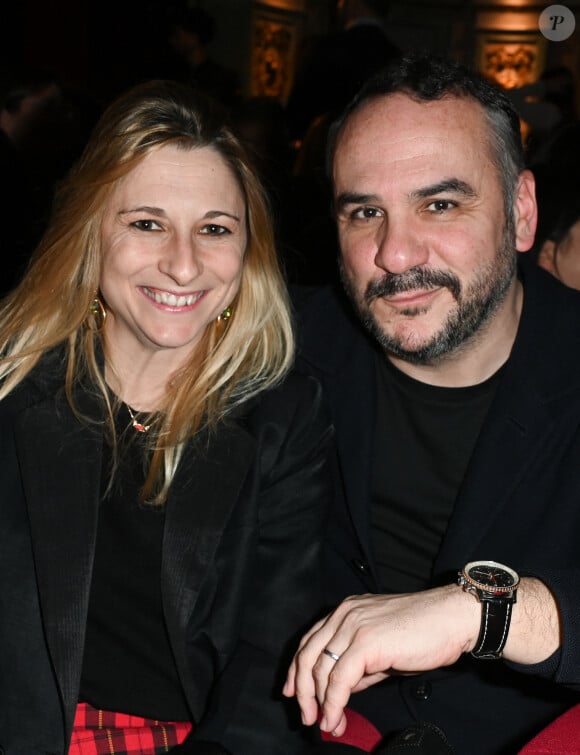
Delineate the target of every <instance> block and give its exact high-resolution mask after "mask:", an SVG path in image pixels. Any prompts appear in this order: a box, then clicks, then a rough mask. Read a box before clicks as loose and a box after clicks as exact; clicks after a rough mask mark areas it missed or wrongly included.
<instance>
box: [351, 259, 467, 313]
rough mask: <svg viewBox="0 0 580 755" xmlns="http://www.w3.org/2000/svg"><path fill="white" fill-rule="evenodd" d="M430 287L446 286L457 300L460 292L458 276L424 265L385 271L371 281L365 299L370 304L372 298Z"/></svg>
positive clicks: (423, 289)
mask: <svg viewBox="0 0 580 755" xmlns="http://www.w3.org/2000/svg"><path fill="white" fill-rule="evenodd" d="M431 288H448V289H449V291H450V292H451V295H452V296H453V298H454V299H455V300H456V301H457V300H458V299H459V295H460V293H461V283H460V281H459V278H458V277H457V276H456V275H454V274H453V273H449V272H445V271H444V270H431V269H429V268H426V267H412V268H411V269H410V270H406V271H405V272H404V273H398V274H395V273H387V274H386V275H385V276H383V278H381V279H380V280H377V281H371V282H370V283H369V284H368V286H367V288H366V291H365V301H366V303H367V304H370V303H371V302H372V300H373V299H377V298H379V297H382V296H393V295H394V294H401V293H403V292H405V291H414V290H422V291H425V290H428V289H431Z"/></svg>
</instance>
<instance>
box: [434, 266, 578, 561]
mask: <svg viewBox="0 0 580 755" xmlns="http://www.w3.org/2000/svg"><path fill="white" fill-rule="evenodd" d="M522 275H523V278H524V284H525V288H524V291H525V300H524V309H523V312H522V317H521V321H520V327H519V330H518V335H517V339H516V343H515V344H514V349H513V352H512V354H511V355H510V359H509V361H508V363H507V365H506V367H505V374H504V375H503V376H502V378H501V382H500V385H499V387H498V392H497V396H496V398H495V400H494V402H493V404H492V406H491V408H490V412H489V416H488V418H487V420H486V422H485V423H484V426H483V428H482V430H481V433H480V436H479V438H478V441H477V444H476V447H475V450H474V454H473V457H472V460H471V462H470V464H469V467H468V470H467V473H466V476H465V479H464V483H463V486H462V488H461V490H460V493H459V505H458V506H457V507H456V508H457V512H458V513H457V515H454V516H453V517H452V519H451V522H450V525H449V529H448V532H447V535H446V537H445V539H444V541H443V544H442V549H441V552H440V555H439V559H438V565H437V566H438V571H443V570H444V569H445V567H451V568H457V566H458V565H459V566H461V564H462V563H463V560H464V559H465V558H467V557H470V556H471V555H472V554H473V553H474V551H476V549H477V547H478V545H479V543H480V542H482V540H483V539H484V538H485V537H486V535H488V534H489V532H490V530H491V529H493V528H494V527H501V515H502V514H503V513H504V511H505V508H506V506H508V505H509V502H510V499H511V498H512V496H513V493H514V491H515V490H516V489H517V488H518V487H519V486H520V484H521V481H522V479H523V478H524V477H525V475H526V473H527V472H529V470H530V469H531V468H533V467H534V466H536V467H538V468H541V465H542V464H545V463H546V459H545V450H544V449H545V448H546V444H547V442H548V439H549V437H550V434H551V433H552V432H553V431H554V429H555V428H556V427H557V428H558V434H559V438H558V440H559V443H560V444H561V445H565V444H566V442H567V439H566V437H565V433H566V432H567V430H566V428H568V429H569V431H573V430H575V425H574V423H572V422H569V421H567V418H570V417H572V416H577V415H578V414H579V413H580V362H579V360H578V357H577V354H576V350H575V348H570V345H571V344H576V343H579V342H580V323H579V322H578V316H577V312H578V304H579V301H578V299H579V297H578V293H577V292H573V291H570V290H567V289H564V287H563V286H562V285H561V284H559V283H557V282H556V281H555V280H553V279H552V278H551V276H548V275H546V274H545V273H544V272H543V271H540V270H536V269H527V266H526V267H524V269H523V270H522ZM538 350H541V358H539V357H538Z"/></svg>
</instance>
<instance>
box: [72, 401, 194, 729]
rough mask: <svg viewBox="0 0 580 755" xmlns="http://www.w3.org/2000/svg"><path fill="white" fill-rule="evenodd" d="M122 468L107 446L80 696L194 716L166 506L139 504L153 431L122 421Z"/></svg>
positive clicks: (158, 715)
mask: <svg viewBox="0 0 580 755" xmlns="http://www.w3.org/2000/svg"><path fill="white" fill-rule="evenodd" d="M117 425H118V427H117V433H118V434H119V443H120V452H119V458H120V461H119V465H118V468H117V471H116V474H115V477H114V481H113V484H112V486H111V487H110V489H109V490H107V488H108V483H109V478H110V474H111V462H112V449H111V447H110V445H109V444H108V443H105V444H104V453H103V468H102V491H103V497H102V500H101V505H100V509H99V524H98V531H97V543H96V551H95V562H94V568H93V579H92V586H91V594H90V603H89V614H88V623H87V635H86V644H85V653H84V662H83V671H82V679H81V690H80V700H82V701H86V702H89V703H90V704H91V705H93V706H94V707H96V708H102V709H104V710H114V711H118V712H122V713H130V714H133V715H139V716H143V717H145V718H153V719H159V720H161V721H186V720H189V719H190V717H191V714H190V712H189V710H188V708H187V703H186V701H185V697H184V694H183V689H182V686H181V683H180V681H179V678H178V675H177V669H176V665H175V660H174V658H173V654H172V651H171V648H170V645H169V639H168V635H167V629H166V626H165V619H164V616H163V607H162V601H161V584H160V576H161V545H162V540H163V530H164V523H165V514H164V508H163V507H160V506H157V505H151V504H141V503H139V491H140V489H141V486H142V485H143V482H144V480H145V466H146V449H145V440H146V438H147V436H146V435H145V434H143V433H139V432H138V431H136V430H134V429H133V427H131V425H130V418H129V413H128V412H127V410H126V407H125V406H124V405H121V409H120V411H119V416H118V418H117Z"/></svg>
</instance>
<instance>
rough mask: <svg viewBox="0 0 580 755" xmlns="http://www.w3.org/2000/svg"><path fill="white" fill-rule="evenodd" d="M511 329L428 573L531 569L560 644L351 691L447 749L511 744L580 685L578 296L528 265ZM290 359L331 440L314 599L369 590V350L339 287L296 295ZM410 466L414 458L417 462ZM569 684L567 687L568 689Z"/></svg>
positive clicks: (480, 753)
mask: <svg viewBox="0 0 580 755" xmlns="http://www.w3.org/2000/svg"><path fill="white" fill-rule="evenodd" d="M521 275H522V277H523V283H524V292H525V293H524V306H523V313H522V317H521V322H520V326H519V330H518V333H517V337H516V341H515V343H514V346H513V350H512V353H511V356H510V358H509V360H508V363H507V365H506V367H505V369H504V371H503V374H502V377H501V382H500V385H499V388H498V390H497V394H496V397H495V399H494V402H493V404H492V406H491V409H490V411H489V414H488V417H487V419H486V421H485V424H484V426H483V428H482V430H481V433H480V436H479V439H478V442H477V445H476V448H475V450H474V453H473V457H472V459H471V462H470V464H469V466H468V470H467V473H466V476H465V479H464V482H463V485H462V488H461V490H460V492H459V495H458V498H457V501H456V504H455V508H454V512H453V515H452V517H451V520H450V523H449V527H448V530H447V533H446V535H445V537H444V539H443V542H442V545H441V549H440V552H439V555H438V557H437V560H436V562H435V568H434V574H433V584H434V585H436V584H441V583H448V582H452V581H454V580H455V579H456V575H457V571H458V569H459V568H460V567H462V566H463V565H464V564H465V563H466V562H468V561H470V560H474V559H493V560H497V561H500V562H503V563H506V564H509V565H511V566H512V567H514V568H515V569H516V570H518V571H519V572H520V574H522V575H529V576H538V577H539V578H541V579H542V580H544V581H545V582H546V583H547V584H548V585H549V587H550V588H551V589H552V591H553V592H554V593H555V595H556V597H557V600H558V603H559V607H560V611H561V615H562V620H563V626H564V635H563V643H562V649H561V652H560V653H558V654H557V655H556V656H555V657H554V658H552V659H551V662H546V663H544V664H541V665H540V666H538V667H534V668H529V667H515V666H513V665H508V664H506V663H504V662H503V661H476V660H474V659H471V658H470V657H465V658H464V659H462V660H461V661H460V662H459V663H458V664H456V665H455V666H454V667H452V668H448V669H442V670H439V671H434V672H431V673H428V674H421V675H418V676H414V677H402V678H397V679H395V678H393V679H390V680H387V681H386V682H385V683H383V684H380V685H377V686H375V687H373V688H371V689H369V690H367V691H365V692H361V693H358V694H356V695H353V696H352V697H351V701H350V705H351V706H352V707H354V708H357V709H358V710H360V711H361V712H362V713H363V714H365V715H367V716H368V717H369V718H371V719H372V720H373V721H374V722H375V724H376V725H377V726H378V727H379V728H380V729H381V730H382V731H385V732H388V731H393V730H396V729H401V728H404V727H406V726H408V725H410V724H412V723H413V722H414V721H417V720H427V721H432V722H434V723H435V724H437V725H438V726H440V727H441V728H442V729H443V730H444V731H445V732H446V733H447V734H448V736H449V739H450V741H451V744H453V745H454V746H455V748H456V751H457V753H458V755H461V754H462V753H465V755H492V754H493V753H500V752H501V753H514V752H517V749H518V747H519V746H521V745H522V744H523V743H524V742H526V741H527V740H528V739H530V738H531V736H532V735H533V734H534V733H535V732H537V731H539V730H540V729H541V728H542V727H543V726H544V725H545V724H546V723H547V722H548V721H549V720H551V719H552V718H554V717H555V716H556V715H557V714H558V713H559V712H561V711H562V710H563V709H565V708H566V707H569V706H570V705H571V704H572V703H573V702H576V701H578V700H579V699H580V698H579V695H578V690H580V639H579V638H580V632H579V629H578V628H579V627H580V545H579V543H580V294H579V293H578V292H576V291H571V290H569V289H565V288H564V287H563V286H562V285H560V284H559V283H558V282H557V281H555V279H553V278H552V277H551V276H549V275H547V274H546V273H544V271H541V270H538V269H536V268H535V267H533V266H528V265H525V267H524V268H523V269H522V270H521ZM298 306H299V309H300V319H301V355H300V359H299V368H300V369H301V371H303V372H305V373H307V374H310V375H315V376H316V377H317V378H318V379H319V380H320V382H321V384H322V386H323V390H324V392H325V395H326V397H327V399H328V401H329V404H330V407H331V413H332V418H333V422H334V424H335V430H336V440H337V446H338V474H337V475H336V478H335V485H336V488H337V495H336V496H335V502H334V504H333V509H332V512H331V516H330V523H329V527H328V529H327V531H326V532H327V538H326V570H325V579H326V585H327V600H328V602H329V604H331V605H332V604H336V603H337V602H338V601H340V600H341V599H343V598H344V597H345V596H347V595H350V594H357V593H364V592H377V591H378V582H377V579H376V571H375V566H374V559H373V554H372V551H371V538H370V487H369V485H370V471H371V463H372V458H373V430H374V406H375V392H376V385H375V373H374V363H373V362H374V351H375V348H377V347H376V345H375V343H374V342H373V341H372V340H371V338H370V337H369V336H367V334H366V333H365V332H364V331H363V330H362V328H361V327H360V326H359V324H358V322H357V321H356V318H355V316H354V315H353V314H352V313H351V309H350V306H349V305H348V303H347V302H345V301H344V299H343V297H342V296H341V295H338V294H335V293H334V292H333V291H331V290H329V289H326V290H320V291H319V292H316V293H314V294H311V295H310V296H306V297H303V300H302V301H301V303H300V304H299V305H298ZM418 473H420V470H418ZM572 689H574V690H576V691H571V690H572Z"/></svg>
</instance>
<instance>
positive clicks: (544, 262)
mask: <svg viewBox="0 0 580 755" xmlns="http://www.w3.org/2000/svg"><path fill="white" fill-rule="evenodd" d="M538 265H539V266H540V267H543V268H544V270H547V271H548V272H549V273H552V275H555V276H556V278H557V277H558V273H557V270H556V242H555V241H550V240H549V239H548V240H547V241H544V243H543V245H542V248H541V249H540V253H539V255H538Z"/></svg>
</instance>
